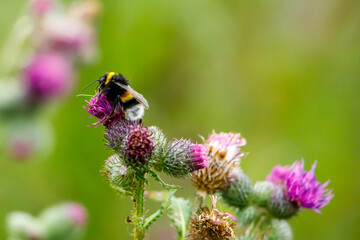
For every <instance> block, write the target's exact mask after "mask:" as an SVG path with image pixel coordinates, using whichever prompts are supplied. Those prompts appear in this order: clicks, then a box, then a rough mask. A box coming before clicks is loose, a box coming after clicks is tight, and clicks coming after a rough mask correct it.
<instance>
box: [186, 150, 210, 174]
mask: <svg viewBox="0 0 360 240" xmlns="http://www.w3.org/2000/svg"><path fill="white" fill-rule="evenodd" d="M189 150H190V154H189V155H190V161H189V162H188V166H189V168H190V169H191V171H195V170H199V169H203V168H205V167H207V166H208V165H209V160H208V151H207V147H206V146H205V145H203V144H191V145H190V148H189Z"/></svg>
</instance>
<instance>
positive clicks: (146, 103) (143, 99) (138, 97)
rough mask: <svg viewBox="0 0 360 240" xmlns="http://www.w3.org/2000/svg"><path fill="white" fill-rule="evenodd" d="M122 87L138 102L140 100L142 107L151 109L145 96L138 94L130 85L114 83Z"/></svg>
mask: <svg viewBox="0 0 360 240" xmlns="http://www.w3.org/2000/svg"><path fill="white" fill-rule="evenodd" d="M114 83H116V84H117V85H119V86H120V87H122V88H124V89H125V90H126V91H128V92H129V93H130V94H131V95H132V96H133V97H134V98H135V99H136V100H138V101H139V102H140V103H141V104H142V105H144V107H145V109H149V104H148V102H147V101H146V99H145V98H144V96H143V95H141V94H140V93H138V92H136V91H135V90H134V89H132V88H131V87H130V86H129V85H125V84H121V83H119V82H114Z"/></svg>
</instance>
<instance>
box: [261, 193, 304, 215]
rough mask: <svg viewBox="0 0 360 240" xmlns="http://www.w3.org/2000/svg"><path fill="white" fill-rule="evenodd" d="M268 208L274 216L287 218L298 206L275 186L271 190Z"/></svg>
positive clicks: (295, 211)
mask: <svg viewBox="0 0 360 240" xmlns="http://www.w3.org/2000/svg"><path fill="white" fill-rule="evenodd" d="M268 209H269V212H270V213H271V214H272V215H273V216H274V217H276V218H280V219H287V218H290V217H292V216H294V215H295V214H296V213H297V212H298V211H299V206H298V205H296V204H294V203H293V202H290V201H289V200H288V199H287V197H286V195H285V194H284V191H283V189H282V188H280V187H276V188H275V189H274V190H273V192H272V195H271V198H270V202H269V204H268Z"/></svg>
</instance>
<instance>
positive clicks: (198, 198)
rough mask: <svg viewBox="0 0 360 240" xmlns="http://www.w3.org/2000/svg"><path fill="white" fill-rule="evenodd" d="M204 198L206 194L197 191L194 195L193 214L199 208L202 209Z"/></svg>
mask: <svg viewBox="0 0 360 240" xmlns="http://www.w3.org/2000/svg"><path fill="white" fill-rule="evenodd" d="M205 198H206V192H203V191H197V192H196V195H195V202H194V212H197V211H198V210H199V209H200V208H202V206H203V204H204V202H205Z"/></svg>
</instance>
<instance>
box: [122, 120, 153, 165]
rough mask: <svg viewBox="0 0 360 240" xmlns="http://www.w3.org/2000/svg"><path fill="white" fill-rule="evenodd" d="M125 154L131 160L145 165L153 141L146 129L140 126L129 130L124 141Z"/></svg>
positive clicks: (151, 151)
mask: <svg viewBox="0 0 360 240" xmlns="http://www.w3.org/2000/svg"><path fill="white" fill-rule="evenodd" d="M125 146H126V149H125V151H126V154H127V155H128V156H129V157H130V159H131V160H135V161H136V162H141V163H143V164H144V163H145V162H146V159H147V158H148V157H150V156H151V154H152V153H153V150H154V140H153V137H152V135H151V134H150V133H149V131H148V129H147V128H145V127H142V126H140V125H138V126H136V127H135V128H133V129H131V131H130V133H129V135H128V136H127V137H126V140H125Z"/></svg>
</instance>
